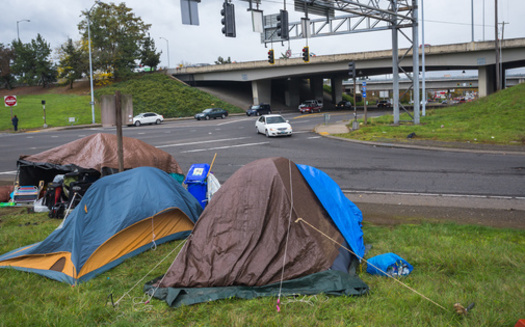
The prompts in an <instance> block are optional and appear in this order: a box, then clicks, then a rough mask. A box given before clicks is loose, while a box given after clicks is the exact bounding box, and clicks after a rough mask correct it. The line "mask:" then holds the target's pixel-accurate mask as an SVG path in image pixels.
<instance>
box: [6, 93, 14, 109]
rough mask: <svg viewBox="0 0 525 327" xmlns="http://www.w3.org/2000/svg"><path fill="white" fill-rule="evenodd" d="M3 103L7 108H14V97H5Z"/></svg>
mask: <svg viewBox="0 0 525 327" xmlns="http://www.w3.org/2000/svg"><path fill="white" fill-rule="evenodd" d="M4 103H5V105H6V106H8V107H12V106H16V96H14V95H6V96H5V97H4Z"/></svg>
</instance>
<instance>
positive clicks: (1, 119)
mask: <svg viewBox="0 0 525 327" xmlns="http://www.w3.org/2000/svg"><path fill="white" fill-rule="evenodd" d="M33 90H34V92H33V91H32V92H27V90H25V89H23V88H15V89H13V90H11V91H7V90H2V91H3V92H2V94H4V93H6V92H7V93H6V94H12V95H17V98H18V105H17V106H16V107H13V109H12V110H13V114H14V115H17V116H18V118H19V129H21V130H31V129H37V128H42V127H43V125H44V122H45V123H46V124H47V125H48V127H56V126H66V125H69V124H70V123H69V117H75V119H76V121H75V123H74V124H76V125H78V124H91V121H92V116H91V105H90V104H89V102H90V95H89V94H90V93H89V89H88V90H87V91H86V89H82V90H80V89H76V88H74V89H73V90H71V91H72V92H69V89H68V86H63V87H55V88H51V89H43V88H34V89H33ZM117 90H119V91H120V92H121V93H122V94H131V95H132V97H133V112H134V113H135V114H138V113H141V112H145V111H154V112H157V113H159V114H162V115H164V117H165V118H174V117H185V116H193V115H194V114H195V113H197V112H200V111H202V110H203V109H206V108H210V107H222V108H224V109H226V110H228V111H229V112H231V113H234V112H243V110H242V109H240V108H238V107H236V106H233V105H231V104H229V103H226V102H224V101H222V100H220V99H218V98H216V97H214V96H212V95H209V94H208V93H205V92H202V91H200V90H198V89H195V88H192V87H190V86H187V85H185V84H183V83H181V82H179V81H176V80H174V79H171V78H170V77H168V76H166V75H163V74H146V75H143V76H137V78H134V79H132V80H128V81H124V82H120V83H115V84H113V85H110V86H107V87H104V88H98V89H96V90H95V98H96V99H98V98H99V97H100V96H101V95H104V94H115V92H116V91H117ZM66 91H67V92H66ZM35 93H37V94H35ZM42 100H45V101H46V105H45V116H46V119H45V121H44V109H43V106H42ZM95 102H96V106H95V120H96V122H100V107H99V104H98V101H95ZM8 130H11V131H12V130H13V127H12V125H11V109H10V108H7V107H2V110H0V131H8Z"/></svg>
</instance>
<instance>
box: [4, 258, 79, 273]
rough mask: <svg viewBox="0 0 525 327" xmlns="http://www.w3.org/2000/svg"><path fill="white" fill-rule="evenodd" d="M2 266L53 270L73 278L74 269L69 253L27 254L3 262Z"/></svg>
mask: <svg viewBox="0 0 525 327" xmlns="http://www.w3.org/2000/svg"><path fill="white" fill-rule="evenodd" d="M1 264H2V266H13V267H22V268H28V269H41V270H54V271H58V272H61V273H64V274H66V275H68V276H70V277H75V276H74V274H75V267H74V265H73V262H72V261H71V252H55V253H46V254H28V255H24V256H21V257H16V258H13V259H8V260H4V261H2V262H1Z"/></svg>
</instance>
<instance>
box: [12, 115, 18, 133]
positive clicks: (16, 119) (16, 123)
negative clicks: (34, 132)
mask: <svg viewBox="0 0 525 327" xmlns="http://www.w3.org/2000/svg"><path fill="white" fill-rule="evenodd" d="M11 122H12V123H13V127H14V128H15V132H16V131H18V117H17V116H16V115H14V117H13V118H11Z"/></svg>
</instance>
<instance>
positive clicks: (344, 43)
mask: <svg viewBox="0 0 525 327" xmlns="http://www.w3.org/2000/svg"><path fill="white" fill-rule="evenodd" d="M286 1H287V4H286V6H287V9H288V11H289V12H290V22H292V21H299V20H300V17H301V14H300V13H295V12H293V1H292V0H286ZM383 1H385V0H383ZM471 1H472V0H439V1H437V0H426V1H425V2H424V4H423V8H424V18H425V24H424V28H425V43H426V44H431V45H438V44H450V43H461V42H470V41H471V39H472V32H471V31H472V25H471ZM105 2H108V3H109V2H110V1H105ZM114 2H115V3H120V2H125V4H126V6H127V7H129V8H131V9H132V10H133V13H134V14H135V15H136V16H139V17H141V19H142V20H143V21H144V23H146V24H151V29H150V34H151V36H152V37H153V38H154V40H155V42H156V47H157V50H159V51H162V55H161V66H167V65H168V51H167V47H168V44H169V56H170V66H172V67H174V66H176V65H177V64H179V63H184V64H196V63H213V62H214V61H215V60H216V59H217V57H219V56H222V57H224V58H227V57H231V59H232V60H233V61H252V60H266V58H267V50H268V49H267V48H265V46H264V44H262V43H261V42H260V34H258V33H255V32H252V30H251V16H250V13H249V12H248V11H246V9H247V8H248V4H247V2H244V1H239V0H233V1H232V2H233V3H234V4H235V14H236V25H237V37H236V38H227V37H224V36H223V34H222V32H221V23H220V20H221V15H220V10H221V8H222V3H223V1H222V0H202V2H201V3H200V4H199V19H200V26H188V25H183V24H182V22H181V14H180V0H150V1H144V0H128V1H114ZM473 2H474V40H476V41H482V40H486V41H489V40H494V30H495V28H494V18H495V17H494V0H474V1H473ZM0 3H1V8H2V18H1V19H0V42H1V43H3V44H9V43H11V42H12V41H13V40H14V39H16V38H17V26H18V28H19V35H20V39H21V41H22V42H29V41H30V40H31V39H34V38H36V35H37V34H38V33H40V34H41V35H42V37H43V38H44V39H45V40H46V41H47V42H48V43H50V44H51V47H52V48H53V49H55V48H58V47H59V46H60V45H62V44H63V43H65V42H66V40H67V38H68V37H70V38H72V39H73V40H79V39H80V34H79V32H78V28H77V25H78V23H79V21H80V20H81V17H80V13H81V11H82V10H86V9H89V8H90V7H91V6H92V5H93V4H94V1H93V0H67V1H66V0H0ZM419 4H420V8H421V0H420V1H419ZM498 4H499V9H498V11H499V15H498V17H499V22H500V23H501V22H506V23H507V24H505V28H504V38H505V39H507V38H518V37H525V19H524V16H523V14H524V13H525V0H498ZM281 8H283V0H262V4H261V6H260V9H262V10H264V14H265V15H268V14H275V13H277V12H278V11H279V9H281ZM483 11H484V12H485V15H483ZM483 17H485V19H484V20H483ZM310 18H319V17H318V16H310ZM25 19H29V20H30V22H25V21H22V20H25ZM420 19H421V14H420ZM17 21H19V23H18V24H17ZM483 27H485V28H484V29H483ZM483 30H484V33H483ZM407 33H410V32H407ZM421 36H422V33H421V22H420V43H421ZM160 37H163V38H166V39H167V40H168V42H166V40H164V39H161V38H160ZM500 37H501V26H500ZM401 39H402V37H400V42H401ZM305 45H306V41H305V40H304V39H303V40H295V41H291V42H290V44H289V45H288V42H287V43H285V44H284V46H282V45H281V44H280V43H274V44H273V48H274V49H275V52H276V56H277V57H279V56H280V55H279V54H280V53H284V52H285V51H286V50H287V49H288V46H289V47H290V49H291V51H292V53H294V54H296V55H299V53H300V51H301V48H302V47H303V46H305ZM308 45H309V46H310V51H311V52H314V53H315V54H317V55H325V54H336V53H352V52H363V51H365V52H366V51H374V50H384V49H391V48H392V43H391V32H390V31H381V32H366V33H358V34H346V35H340V36H330V37H321V38H310V39H309V40H308ZM404 45H406V43H404V44H403V42H401V46H404Z"/></svg>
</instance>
